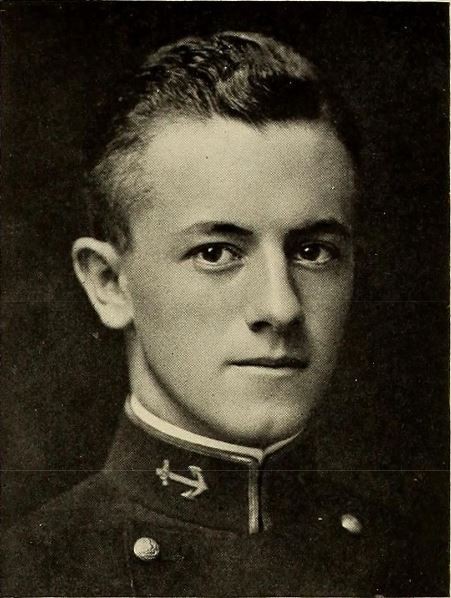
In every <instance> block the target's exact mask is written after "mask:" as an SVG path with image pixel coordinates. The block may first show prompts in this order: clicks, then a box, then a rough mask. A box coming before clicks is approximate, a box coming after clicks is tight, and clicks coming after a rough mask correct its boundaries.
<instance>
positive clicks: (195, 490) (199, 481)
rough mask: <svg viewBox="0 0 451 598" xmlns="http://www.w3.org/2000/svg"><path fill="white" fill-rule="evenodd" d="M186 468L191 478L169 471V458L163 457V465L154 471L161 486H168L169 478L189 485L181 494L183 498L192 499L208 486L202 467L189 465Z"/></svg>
mask: <svg viewBox="0 0 451 598" xmlns="http://www.w3.org/2000/svg"><path fill="white" fill-rule="evenodd" d="M188 469H189V470H190V472H191V474H192V476H193V479H191V478H187V477H185V476H183V475H179V474H178V473H174V472H173V471H171V470H170V468H169V460H168V459H164V461H163V466H162V467H157V469H156V470H155V473H156V474H157V476H158V477H159V478H160V480H161V483H162V484H163V486H169V480H172V481H173V482H178V483H179V484H185V485H186V486H190V489H189V490H185V492H182V494H181V496H183V498H188V499H190V500H192V499H193V498H196V497H197V496H199V495H200V494H202V492H205V490H208V486H207V484H206V483H205V480H204V476H203V474H202V469H201V468H200V467H196V466H195V465H190V466H189V467H188Z"/></svg>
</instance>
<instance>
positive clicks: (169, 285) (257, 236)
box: [74, 33, 357, 446]
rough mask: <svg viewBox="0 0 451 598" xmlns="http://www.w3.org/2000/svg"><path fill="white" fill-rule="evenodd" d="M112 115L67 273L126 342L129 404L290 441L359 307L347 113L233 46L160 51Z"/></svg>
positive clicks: (259, 46)
mask: <svg viewBox="0 0 451 598" xmlns="http://www.w3.org/2000/svg"><path fill="white" fill-rule="evenodd" d="M121 104H122V107H121V109H120V110H119V112H118V114H117V117H116V119H115V120H114V122H113V123H112V127H111V129H110V133H109V140H107V141H106V145H105V148H104V151H103V153H101V155H100V157H99V159H98V162H97V164H96V166H95V168H94V169H93V171H92V173H91V184H90V192H89V199H90V207H91V216H92V224H93V230H94V233H93V236H94V238H83V239H79V240H78V241H77V242H76V243H75V245H74V261H75V268H76V272H77V274H78V276H79V278H80V280H81V281H82V283H83V285H84V287H85V289H86V291H87V293H88V295H89V297H90V300H91V302H92V303H93V305H94V307H95V309H96V310H97V312H98V313H99V315H100V317H101V319H102V321H103V322H104V323H105V324H106V325H107V326H110V327H113V328H124V329H126V330H127V342H128V346H129V358H130V375H131V384H132V390H134V392H136V393H137V394H138V395H139V397H140V398H141V400H142V401H143V402H144V403H145V404H146V405H147V406H148V408H149V409H150V410H151V411H154V412H155V413H156V414H157V415H160V416H161V417H163V418H165V419H168V420H169V421H171V422H172V423H175V424H178V425H181V426H184V427H186V428H188V429H191V430H192V431H195V432H199V433H204V434H206V435H210V436H213V437H216V438H222V439H226V440H231V441H234V442H240V443H244V444H253V445H262V446H264V445H266V444H269V443H271V442H273V441H276V440H278V439H281V438H284V437H287V436H289V435H290V434H293V433H295V432H296V431H298V430H299V429H300V428H302V426H303V425H304V423H305V421H306V419H307V417H308V415H309V413H310V412H311V410H312V408H313V407H314V406H315V404H316V403H317V401H318V400H319V398H320V397H321V395H322V394H323V392H324V390H325V387H326V385H327V382H328V380H329V378H330V374H331V372H332V370H333V366H334V362H335V356H336V351H337V345H338V343H339V340H340V337H341V332H342V327H343V323H344V319H345V316H346V312H347V307H348V304H349V301H350V295H351V289H352V277H353V250H352V212H353V205H352V204H353V200H354V196H355V192H356V183H355V179H356V177H355V166H356V159H357V156H356V151H357V150H356V144H355V139H354V135H353V129H352V127H350V125H349V121H348V118H347V117H346V115H345V112H344V111H343V110H342V109H341V108H340V107H339V106H338V104H337V102H336V100H335V99H334V98H333V97H332V96H331V94H329V93H328V92H327V91H326V88H325V87H324V85H323V84H322V82H321V80H320V79H319V77H318V75H317V74H316V73H315V71H314V69H313V67H312V66H311V65H310V64H309V63H308V62H307V60H305V59H304V58H302V57H300V56H299V55H297V54H296V53H295V52H293V51H292V50H290V49H288V48H286V47H284V46H282V45H280V44H278V43H277V42H274V41H273V40H271V39H268V38H265V37H262V36H259V35H255V34H240V33H222V34H217V35H215V36H212V37H211V38H208V39H205V40H199V39H189V40H183V41H181V42H179V43H177V44H175V45H173V46H170V47H165V48H162V49H161V50H159V51H158V52H156V53H155V54H152V55H151V56H150V57H149V58H148V60H147V61H146V63H145V64H144V66H143V68H142V70H141V71H140V73H139V75H138V77H137V78H136V80H135V84H134V86H133V87H132V88H130V91H129V93H125V94H124V95H123V97H122V102H121Z"/></svg>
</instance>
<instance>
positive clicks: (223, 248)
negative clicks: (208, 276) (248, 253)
mask: <svg viewBox="0 0 451 598" xmlns="http://www.w3.org/2000/svg"><path fill="white" fill-rule="evenodd" d="M188 257H190V258H191V259H192V260H193V262H194V265H195V266H196V267H197V268H199V269H202V270H227V269H229V268H231V267H233V266H235V265H238V264H239V263H240V262H241V259H242V256H241V254H240V252H239V251H238V249H237V248H235V247H232V246H230V245H226V244H224V243H210V244H208V245H207V244H206V245H201V246H200V247H196V248H195V249H193V250H192V251H190V253H189V255H188Z"/></svg>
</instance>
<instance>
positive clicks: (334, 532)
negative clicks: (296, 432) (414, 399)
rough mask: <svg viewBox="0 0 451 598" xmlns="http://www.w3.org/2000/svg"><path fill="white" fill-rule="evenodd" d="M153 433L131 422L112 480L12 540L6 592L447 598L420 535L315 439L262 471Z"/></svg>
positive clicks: (7, 541) (60, 501) (80, 491)
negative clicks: (316, 446) (314, 446)
mask: <svg viewBox="0 0 451 598" xmlns="http://www.w3.org/2000/svg"><path fill="white" fill-rule="evenodd" d="M143 428H145V425H144V424H140V425H137V424H136V422H132V421H131V420H130V417H127V416H125V415H124V417H123V419H122V421H121V424H120V427H119V430H118V433H117V436H116V439H115V442H114V444H113V447H112V449H111V452H110V455H109V458H108V461H107V463H106V466H105V469H104V470H103V471H101V472H99V473H98V474H96V475H94V476H92V477H90V478H88V479H86V480H85V481H84V482H82V483H81V484H79V485H78V486H76V487H75V488H74V489H72V490H71V491H69V492H67V493H66V494H64V495H62V496H60V497H59V498H57V499H56V500H53V501H52V502H51V503H49V504H47V505H46V506H44V507H43V508H41V509H40V510H39V511H37V512H36V513H34V514H33V515H31V516H29V517H28V518H27V519H26V520H25V521H24V522H23V523H22V524H21V525H19V526H17V527H15V528H14V529H12V530H11V531H10V532H9V533H8V534H7V536H6V537H4V554H3V582H2V595H13V596H19V595H32V596H379V595H382V596H435V595H447V586H446V580H444V578H443V575H442V577H441V578H439V577H437V576H436V575H435V574H434V573H433V572H431V571H430V567H429V566H428V567H427V570H426V568H425V566H424V563H422V562H421V560H420V556H419V555H420V553H421V552H422V550H421V548H422V547H421V546H419V545H418V542H416V541H415V539H414V538H413V537H412V525H411V524H410V523H409V522H406V521H403V520H402V518H401V517H400V516H398V515H397V514H396V513H394V512H393V511H392V510H390V509H386V508H384V507H382V506H381V505H380V504H376V505H373V504H368V503H367V502H365V501H363V500H362V499H361V498H359V496H355V495H354V494H352V493H350V492H349V491H348V490H346V488H344V487H341V486H337V484H336V483H332V481H331V480H330V476H329V474H327V473H326V472H322V473H321V472H318V471H316V470H315V466H314V460H313V456H312V454H311V452H312V451H311V443H310V441H309V442H308V443H306V441H305V438H304V440H302V439H301V440H299V441H294V442H292V443H291V444H289V445H286V446H284V447H283V448H281V449H280V450H278V451H277V452H275V453H274V454H271V455H269V456H268V457H267V458H266V459H265V460H264V462H263V463H262V464H260V463H259V462H258V460H257V459H253V458H252V457H246V456H243V455H238V454H237V455H234V454H232V453H223V452H221V451H219V450H217V449H214V448H213V449H212V448H206V447H199V446H194V445H191V444H190V443H188V442H186V441H183V440H180V441H177V440H174V439H173V438H167V437H164V434H162V433H161V432H158V431H156V430H153V429H148V430H146V429H143ZM444 584H445V585H444Z"/></svg>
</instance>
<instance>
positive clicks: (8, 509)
mask: <svg viewBox="0 0 451 598" xmlns="http://www.w3.org/2000/svg"><path fill="white" fill-rule="evenodd" d="M0 16H1V33H2V45H3V58H2V66H1V68H2V83H3V85H2V96H3V97H2V131H3V132H2V136H3V146H2V164H3V174H4V182H5V184H4V194H3V202H2V208H3V214H2V229H3V231H2V233H3V234H2V241H1V242H2V293H3V301H2V327H3V334H2V344H3V348H2V356H3V360H2V361H3V381H2V393H1V394H2V401H1V410H2V435H1V438H2V445H3V447H2V466H3V476H2V509H3V516H4V518H5V519H6V521H10V520H15V519H16V518H17V516H18V515H20V514H21V513H24V512H25V511H27V510H29V509H31V508H34V507H36V506H38V505H39V504H41V503H42V502H44V501H45V500H47V499H48V498H49V497H51V496H53V495H55V494H56V493H58V492H60V491H62V490H64V489H66V488H68V487H69V486H71V485H72V484H75V483H76V482H78V481H79V480H80V479H82V478H83V477H85V476H86V475H88V474H89V472H90V471H92V470H95V469H98V468H99V467H101V465H102V461H103V459H104V457H105V454H106V451H107V448H108V444H109V442H110V440H111V437H112V434H113V431H114V426H115V424H116V421H117V418H118V415H119V413H120V411H121V409H122V405H123V402H124V398H125V395H126V392H127V377H126V370H125V365H124V355H123V350H122V338H121V336H120V334H115V333H113V332H110V331H107V330H104V329H103V328H102V327H101V325H100V324H99V323H98V321H97V319H96V316H95V314H94V313H93V311H92V310H91V308H90V307H89V306H88V302H87V300H86V299H85V297H84V295H83V294H82V291H81V289H80V288H79V287H78V285H77V283H76V281H75V278H74V276H73V274H72V271H71V263H70V246H71V242H72V241H73V239H74V238H75V236H76V235H77V234H79V233H80V232H83V217H82V205H81V200H80V192H79V190H80V179H81V175H82V172H83V168H84V156H85V149H86V147H87V146H89V145H90V143H91V142H92V134H93V131H94V129H93V122H94V115H95V112H96V106H98V105H99V104H100V103H102V102H105V101H108V98H109V97H111V96H112V95H114V92H115V86H116V83H117V82H118V81H120V79H121V77H122V75H123V74H124V73H125V72H126V71H127V70H128V68H129V67H130V66H133V65H134V64H136V63H138V62H140V60H141V57H142V56H143V54H144V52H145V50H146V49H149V48H153V47H158V46H159V45H161V44H162V43H166V42H170V41H174V40H175V39H177V38H179V37H181V36H183V35H187V34H202V33H206V32H212V31H215V30H220V29H239V30H248V31H251V30H254V31H260V32H264V33H269V34H271V35H273V36H275V37H277V38H279V39H280V40H281V41H284V42H288V43H290V44H292V45H293V46H294V47H295V48H297V49H299V50H300V51H301V52H304V53H305V54H307V55H308V56H310V57H312V58H313V59H314V60H315V61H316V62H317V63H318V64H319V65H320V66H322V67H323V69H324V70H325V72H326V73H327V74H328V75H329V76H330V77H331V78H332V80H333V81H334V82H335V83H336V85H337V86H338V88H339V89H340V91H341V93H342V95H344V97H345V98H346V100H347V101H348V103H349V104H350V105H351V107H352V108H353V109H354V111H355V112H356V114H357V116H358V118H359V120H360V122H361V130H362V136H363V140H364V144H365V151H364V164H365V171H366V178H365V191H364V195H363V198H364V199H363V206H362V211H361V212H362V213H361V219H362V222H361V227H362V228H361V232H362V240H363V244H362V247H361V251H360V258H361V260H360V264H359V276H358V280H357V285H356V294H355V301H354V303H353V306H352V312H351V317H350V323H349V329H348V334H347V338H346V340H345V343H344V348H343V351H342V357H341V362H340V364H339V367H338V370H337V375H336V379H335V381H334V384H333V386H332V389H331V392H330V394H329V396H328V397H327V399H326V401H325V403H324V408H323V409H322V411H321V415H320V417H319V418H318V420H317V421H316V423H315V425H316V426H317V427H318V434H319V436H320V438H321V443H320V454H319V466H320V467H321V468H323V469H329V470H337V473H336V475H337V476H338V477H340V479H346V480H347V481H349V483H351V484H354V486H355V487H356V488H357V489H358V491H360V492H364V493H367V494H368V495H370V496H371V497H372V498H373V499H374V500H382V501H388V502H392V503H396V504H397V505H398V506H400V508H401V509H404V510H407V511H409V510H411V509H418V510H419V511H420V510H421V509H429V510H428V511H427V513H428V515H427V516H428V517H429V518H430V517H432V518H434V517H435V513H437V512H438V511H439V507H440V505H441V506H442V507H443V509H444V512H445V511H446V509H447V507H448V494H447V493H448V484H449V482H448V455H449V449H448V438H449V412H448V367H449V362H448V308H447V304H448V271H449V269H448V222H449V218H448V188H449V181H448V172H449V169H448V143H449V141H448V94H449V91H448V61H449V58H448V5H447V4H446V3H443V4H438V3H437V4H436V3H421V4H420V3H399V4H398V3H373V2H371V3H355V2H353V3H349V4H348V3H323V2H319V3H310V2H302V3H300V2H275V3H271V2H246V3H242V2H231V3H227V2H213V3H210V2H187V3H185V2H174V3H172V2H168V3H166V2H158V3H152V2H146V3H142V2H136V3H135V2H132V3H128V2H117V3H108V2H102V3H94V2H85V3H79V2H65V3H61V2H50V3H43V2H34V3H33V2H20V3H19V2H17V3H8V2H3V3H2V5H1V8H0ZM425 505H426V506H425ZM427 505H429V506H427ZM431 505H432V506H431ZM431 509H432V511H431ZM420 515H421V513H420ZM447 522H448V519H447V517H446V516H445V518H444V519H441V520H440V521H439V523H440V525H443V526H444V527H445V528H446V527H447V525H448V523H447Z"/></svg>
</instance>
